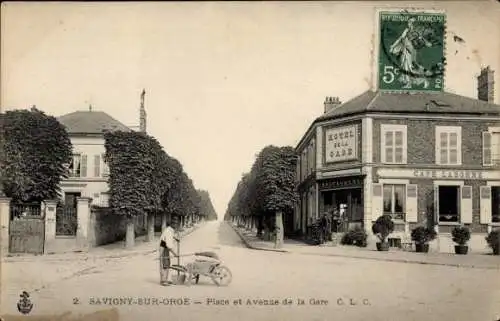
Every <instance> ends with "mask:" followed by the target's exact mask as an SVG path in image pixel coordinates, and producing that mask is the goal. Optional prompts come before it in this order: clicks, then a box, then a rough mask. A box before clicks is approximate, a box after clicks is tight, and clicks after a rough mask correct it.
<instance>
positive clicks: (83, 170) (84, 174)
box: [80, 155, 87, 177]
mask: <svg viewBox="0 0 500 321" xmlns="http://www.w3.org/2000/svg"><path fill="white" fill-rule="evenodd" d="M81 162H82V163H81V166H82V167H81V171H80V177H87V155H82V161H81Z"/></svg>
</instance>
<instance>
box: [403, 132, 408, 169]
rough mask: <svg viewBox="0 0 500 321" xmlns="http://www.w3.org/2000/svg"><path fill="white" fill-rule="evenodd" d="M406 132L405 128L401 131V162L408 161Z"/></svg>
mask: <svg viewBox="0 0 500 321" xmlns="http://www.w3.org/2000/svg"><path fill="white" fill-rule="evenodd" d="M407 139H408V132H407V129H406V130H405V131H404V132H403V164H406V163H407V162H408V159H407V157H408V141H407Z"/></svg>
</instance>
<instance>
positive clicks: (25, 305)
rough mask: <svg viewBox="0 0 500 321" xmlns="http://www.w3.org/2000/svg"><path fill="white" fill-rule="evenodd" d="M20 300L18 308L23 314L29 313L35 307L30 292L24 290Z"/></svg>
mask: <svg viewBox="0 0 500 321" xmlns="http://www.w3.org/2000/svg"><path fill="white" fill-rule="evenodd" d="M19 297H20V299H19V302H17V310H19V312H21V313H22V314H28V313H30V312H31V309H33V303H32V302H31V300H30V295H29V293H28V292H26V291H23V292H22V293H21V295H20V296H19Z"/></svg>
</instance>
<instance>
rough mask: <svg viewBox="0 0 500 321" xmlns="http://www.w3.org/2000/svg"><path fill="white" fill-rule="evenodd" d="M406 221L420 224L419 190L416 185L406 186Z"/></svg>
mask: <svg viewBox="0 0 500 321" xmlns="http://www.w3.org/2000/svg"><path fill="white" fill-rule="evenodd" d="M406 221H407V222H411V223H416V222H418V188H417V185H416V184H410V185H406Z"/></svg>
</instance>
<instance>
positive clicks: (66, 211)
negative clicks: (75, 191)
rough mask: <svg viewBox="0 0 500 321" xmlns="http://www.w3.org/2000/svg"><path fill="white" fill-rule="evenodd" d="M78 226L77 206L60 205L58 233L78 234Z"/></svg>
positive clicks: (64, 234)
mask: <svg viewBox="0 0 500 321" xmlns="http://www.w3.org/2000/svg"><path fill="white" fill-rule="evenodd" d="M77 227H78V220H77V216H76V208H74V207H69V206H58V207H57V210H56V235H57V236H76V230H77Z"/></svg>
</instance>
